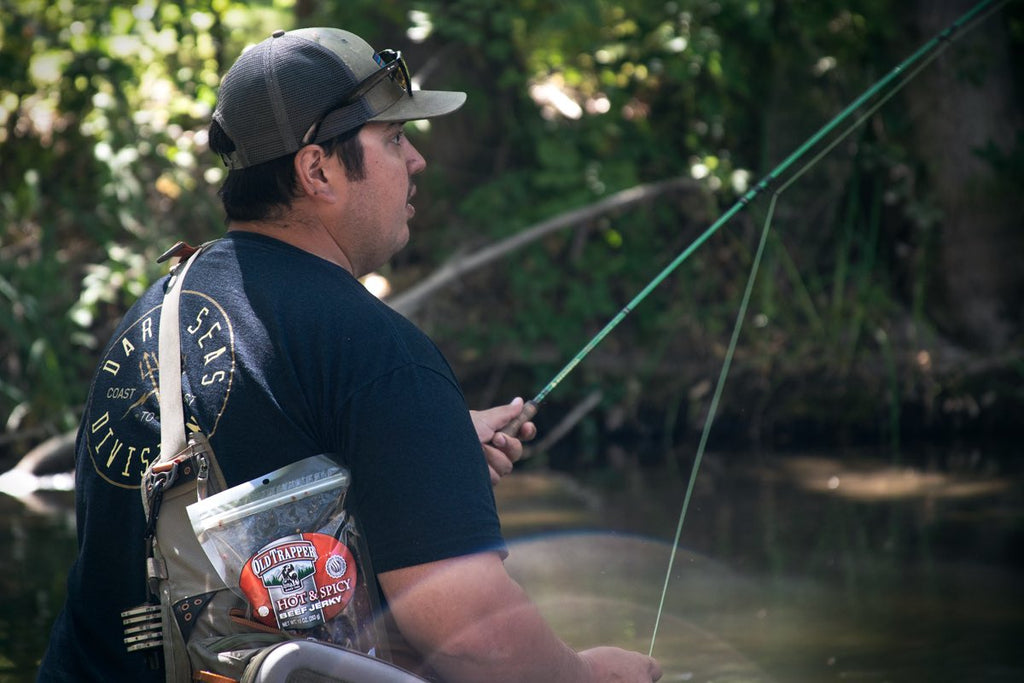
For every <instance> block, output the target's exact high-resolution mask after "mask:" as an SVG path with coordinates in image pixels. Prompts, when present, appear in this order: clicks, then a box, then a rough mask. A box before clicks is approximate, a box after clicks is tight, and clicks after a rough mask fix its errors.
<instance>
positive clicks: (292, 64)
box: [213, 28, 466, 169]
mask: <svg viewBox="0 0 1024 683" xmlns="http://www.w3.org/2000/svg"><path fill="white" fill-rule="evenodd" d="M465 101H466V93H462V92H453V91H446V90H415V91H414V90H412V88H411V85H410V83H409V72H408V69H407V68H406V66H405V62H404V61H403V60H402V57H401V54H400V53H398V52H396V51H394V50H381V51H380V52H377V51H376V50H374V49H373V48H372V47H370V45H369V44H368V43H367V42H366V41H365V40H363V39H362V38H360V37H359V36H357V35H355V34H354V33H350V32H348V31H343V30H341V29H338V28H301V29H296V30H294V31H275V32H274V33H273V35H271V36H270V37H269V38H267V39H266V40H264V41H262V42H261V43H258V44H256V45H254V46H253V47H251V48H249V49H247V50H246V51H244V52H243V53H242V55H241V56H240V57H239V58H238V60H237V61H236V62H235V63H234V65H232V67H231V68H230V69H229V70H228V72H227V74H225V75H224V78H223V79H222V81H221V84H220V93H219V95H218V99H217V108H216V110H214V112H213V118H214V120H215V121H216V122H217V123H218V124H220V126H221V128H223V129H224V132H225V133H227V134H228V137H230V138H231V141H232V142H234V143H235V151H234V152H232V153H231V154H229V155H224V156H225V158H224V162H225V163H226V164H227V166H228V168H229V169H240V168H247V167H249V166H255V165H256V164H261V163H263V162H265V161H270V160H271V159H276V158H278V157H282V156H285V155H287V154H292V153H293V152H296V151H298V150H299V149H300V148H301V147H303V146H304V145H307V144H310V143H315V142H323V141H324V140H328V139H330V138H332V137H334V136H336V135H340V134H341V133H344V132H345V131H348V130H352V129H353V128H356V127H358V126H361V125H363V124H364V123H368V122H370V121H386V122H393V121H413V120H416V119H429V118H433V117H435V116H442V115H444V114H449V113H451V112H453V111H455V110H456V109H458V108H459V107H461V106H462V105H463V103H464V102H465Z"/></svg>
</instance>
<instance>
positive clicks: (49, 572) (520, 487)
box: [0, 449, 1024, 683]
mask: <svg viewBox="0 0 1024 683" xmlns="http://www.w3.org/2000/svg"><path fill="white" fill-rule="evenodd" d="M952 450H953V449H946V450H945V451H944V452H943V453H941V454H935V453H931V454H926V453H922V454H917V455H915V456H914V457H908V456H907V455H906V454H903V455H901V456H900V457H899V458H893V457H891V456H885V457H880V456H878V455H877V454H872V453H863V452H859V453H858V452H842V453H839V452H829V453H817V454H807V453H803V454H786V455H784V456H779V455H775V456H772V455H760V456H758V455H751V454H742V455H733V454H713V453H709V454H708V455H707V456H706V457H705V459H704V462H703V464H702V466H701V471H700V473H699V476H698V478H697V479H696V483H695V486H694V488H693V492H692V497H691V501H690V504H689V507H688V510H687V514H686V517H685V519H684V522H683V524H682V527H681V536H680V543H679V545H678V547H677V548H676V551H675V553H673V545H672V539H673V538H674V535H675V533H676V530H677V525H678V520H679V513H680V510H681V507H682V504H683V499H684V495H685V492H686V489H687V481H688V478H689V471H688V469H687V467H688V466H685V467H681V468H680V470H681V471H675V470H669V469H665V468H660V469H643V470H640V469H637V468H623V470H622V471H619V472H614V471H613V472H604V473H601V474H600V475H593V476H590V477H584V476H577V477H569V476H566V475H563V474H559V473H554V472H550V471H547V470H543V469H540V468H537V467H531V466H526V467H524V468H523V471H521V472H517V473H516V474H514V475H513V476H511V477H508V478H506V479H505V480H503V481H502V483H501V484H500V485H499V486H498V488H497V489H496V496H497V499H498V504H499V509H500V511H501V515H502V523H503V527H504V529H505V532H506V535H507V536H508V538H509V540H510V547H511V554H510V556H509V559H508V560H507V563H506V564H507V566H508V568H509V571H510V572H511V573H512V575H513V576H514V577H515V578H516V579H517V580H518V581H519V582H520V583H521V584H522V585H523V587H524V588H525V589H526V591H527V592H528V593H529V594H530V595H531V597H532V598H533V599H534V600H535V601H536V602H537V604H538V605H539V607H540V609H541V610H542V611H543V612H544V614H545V615H546V616H547V618H548V619H549V621H550V622H551V623H552V625H553V627H554V628H555V629H556V631H557V632H558V633H559V635H561V636H562V637H563V638H564V639H566V641H568V642H569V643H570V644H571V645H573V646H574V647H577V648H584V647H590V646H594V645H598V644H614V645H618V646H621V647H627V648H630V649H637V650H641V651H644V652H646V651H648V649H649V648H650V647H651V638H652V633H653V632H654V629H655V624H656V623H657V633H656V636H655V641H654V654H655V656H656V657H658V658H659V660H660V661H661V662H662V665H663V667H664V669H665V678H664V679H663V680H665V681H695V682H712V681H713V682H715V683H723V682H729V681H745V682H750V681H779V682H788V681H793V682H804V681H807V682H818V681H821V682H827V681H872V682H875V681H877V682H892V683H896V682H901V683H902V682H909V681H922V682H924V681H928V682H935V681H986V682H988V681H996V682H998V681H1015V682H1016V681H1024V648H1022V647H1021V642H1022V637H1024V580H1022V579H1024V476H1022V471H1021V468H1020V465H1019V463H1018V462H1017V461H1018V460H1019V457H1018V456H1016V455H1015V454H1012V453H1011V454H1007V453H1001V454H998V457H996V455H995V454H988V455H986V454H984V453H981V452H979V451H977V450H962V451H960V452H950V451H952ZM1008 465H1009V466H1008ZM0 519H2V520H3V524H2V527H0V596H2V601H0V682H8V681H9V682H12V683H13V682H20V681H30V680H32V679H33V676H34V672H35V666H36V662H37V661H38V658H39V657H40V655H41V653H42V650H43V649H44V648H45V643H46V634H47V632H48V629H49V624H50V622H51V621H52V620H53V618H54V616H55V615H56V610H57V609H58V608H59V605H60V600H61V597H62V593H63V580H64V576H63V575H64V572H65V571H66V568H67V566H68V564H69V563H70V562H71V560H72V558H73V556H74V545H75V543H74V515H73V509H72V507H71V494H70V493H69V492H59V491H56V492H55V491H51V492H40V493H39V494H37V495H36V496H34V497H32V498H31V499H29V500H28V502H27V504H26V503H25V502H23V501H21V500H17V499H14V498H10V497H8V496H5V495H3V494H0ZM673 555H674V557H673ZM670 558H671V559H672V561H673V570H672V573H671V576H670V577H669V579H668V581H667V582H666V570H667V567H668V564H669V561H670ZM663 592H664V595H665V600H664V608H663V610H662V611H661V613H660V615H659V610H658V606H659V602H660V601H661V596H662V593H663Z"/></svg>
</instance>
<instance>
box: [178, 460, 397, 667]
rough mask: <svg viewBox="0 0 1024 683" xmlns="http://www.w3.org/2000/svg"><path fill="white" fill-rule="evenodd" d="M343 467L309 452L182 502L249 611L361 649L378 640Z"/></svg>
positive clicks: (365, 558)
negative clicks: (307, 455) (190, 501)
mask: <svg viewBox="0 0 1024 683" xmlns="http://www.w3.org/2000/svg"><path fill="white" fill-rule="evenodd" d="M349 482H350V475H349V472H348V470H347V469H346V468H344V467H342V466H340V465H338V464H337V463H336V462H335V461H334V460H332V459H331V458H330V457H328V456H326V455H316V456H313V457H310V458H306V459H305V460H300V461H298V462H296V463H293V464H291V465H287V466H285V467H282V468H281V469H278V470H275V471H273V472H270V473H269V474H266V475H264V476H262V477H259V478H257V479H253V480H251V481H248V482H246V483H244V484H240V485H238V486H235V487H233V488H230V489H228V490H226V491H222V492H221V493H217V494H215V495H212V496H210V497H208V498H205V499H203V500H201V501H199V502H197V503H193V504H192V505H189V506H188V508H187V512H188V516H189V520H190V521H191V522H192V528H193V530H194V531H195V533H196V537H197V538H198V539H199V543H200V545H202V547H203V550H204V551H205V552H206V555H207V557H209V558H210V562H211V563H212V564H213V566H214V568H216V570H217V572H218V573H219V574H220V576H221V578H222V579H223V580H224V583H225V584H226V585H228V586H229V587H231V588H232V590H234V591H235V592H236V593H238V594H239V595H240V596H242V597H243V598H245V599H246V600H247V601H248V603H249V606H250V611H251V618H252V619H253V620H255V621H258V622H260V623H262V624H264V625H266V626H270V627H274V628H279V629H281V630H283V631H286V632H288V633H290V634H292V635H295V636H299V637H303V638H315V639H317V640H323V641H327V642H331V643H335V644H338V645H342V646H344V647H348V648H351V649H354V650H359V651H361V652H369V653H373V652H374V650H375V648H376V647H378V646H381V645H384V643H382V642H381V641H380V639H379V634H378V633H377V631H376V629H375V626H374V621H373V618H374V613H375V611H376V608H377V590H376V584H375V582H374V580H373V574H372V573H371V571H370V568H369V555H368V554H367V552H366V548H365V545H364V543H363V540H362V537H361V536H360V534H359V531H358V529H357V527H356V523H355V519H354V518H353V516H352V515H351V514H349V513H348V512H347V511H346V509H345V494H346V493H347V491H348V486H349Z"/></svg>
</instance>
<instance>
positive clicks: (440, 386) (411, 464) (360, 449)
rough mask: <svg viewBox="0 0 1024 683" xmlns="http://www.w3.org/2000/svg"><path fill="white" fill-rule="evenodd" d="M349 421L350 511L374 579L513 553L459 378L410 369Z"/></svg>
mask: <svg viewBox="0 0 1024 683" xmlns="http://www.w3.org/2000/svg"><path fill="white" fill-rule="evenodd" d="M346 415H347V418H346V419H345V420H343V422H342V424H341V425H340V429H341V430H342V434H341V435H340V440H341V443H343V444H345V452H346V453H347V454H349V457H348V458H347V459H348V465H349V468H350V469H351V471H352V488H351V489H350V493H349V495H350V496H351V498H350V501H351V503H352V508H351V509H352V510H353V511H354V512H355V514H356V515H357V517H358V523H359V524H360V526H361V527H362V529H363V533H364V535H365V537H366V540H367V544H368V546H369V549H370V556H371V561H372V563H373V568H374V571H377V572H382V571H389V570H393V569H400V568H402V567H408V566H412V565H417V564H423V563H426V562H432V561H436V560H442V559H447V558H451V557H457V556H461V555H467V554H472V553H478V552H486V551H492V550H493V551H498V552H501V553H504V552H505V546H504V541H503V540H502V536H501V527H500V523H499V520H498V514H497V510H496V508H495V503H494V494H493V492H492V490H491V484H490V478H489V476H488V472H487V465H486V462H485V461H484V457H483V452H482V449H481V446H480V443H479V441H478V440H477V438H476V432H475V430H474V429H473V424H472V420H471V419H470V416H469V410H468V408H467V406H466V404H465V400H464V399H463V396H462V392H461V391H460V390H459V389H458V387H457V386H456V385H455V384H454V383H453V381H452V380H451V378H449V377H447V376H445V375H444V374H443V373H440V372H437V371H436V370H434V369H431V368H426V367H423V366H420V365H416V364H409V365H407V366H403V367H401V368H399V369H397V370H394V371H392V372H390V373H388V374H386V375H384V376H383V377H381V378H378V379H377V380H376V381H374V382H373V383H372V384H371V385H369V386H367V387H365V388H363V389H362V390H361V391H359V392H358V393H357V394H356V395H355V396H354V397H353V399H352V401H351V402H350V405H349V408H348V410H347V411H346Z"/></svg>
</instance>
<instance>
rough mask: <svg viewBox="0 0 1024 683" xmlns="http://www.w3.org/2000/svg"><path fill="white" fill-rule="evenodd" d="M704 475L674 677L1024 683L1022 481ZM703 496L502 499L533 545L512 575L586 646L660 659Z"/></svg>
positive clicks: (628, 492) (658, 477)
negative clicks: (686, 499) (684, 507)
mask: <svg viewBox="0 0 1024 683" xmlns="http://www.w3.org/2000/svg"><path fill="white" fill-rule="evenodd" d="M704 464H705V468H704V469H703V471H702V472H701V473H700V477H699V479H698V483H697V487H696V490H695V493H694V497H693V500H692V501H691V505H690V510H689V512H688V514H687V517H686V520H685V523H684V526H683V533H682V537H681V542H680V546H681V547H680V549H679V551H678V553H677V557H676V560H675V565H674V571H673V575H672V577H671V579H670V581H669V584H668V592H667V598H666V605H665V615H663V616H662V619H661V623H660V626H659V629H658V634H657V641H656V646H655V651H654V654H655V655H656V656H657V657H658V658H659V659H660V660H661V661H662V663H663V665H664V667H665V670H666V672H667V673H666V680H689V681H719V682H720V681H767V680H771V681H779V682H786V681H800V682H803V681H811V682H817V681H893V682H896V681H929V682H930V681H1021V680H1024V653H1022V652H1021V649H1020V644H1019V639H1020V636H1021V634H1024V582H1022V581H1021V578H1022V577H1021V569H1022V568H1024V547H1022V545H1021V541H1022V540H1024V479H1022V478H1021V477H1020V476H1019V475H1017V474H1013V473H1011V474H1001V473H1000V472H998V471H996V470H995V469H994V467H993V466H992V463H987V464H985V463H981V464H979V463H978V462H974V461H970V462H959V461H954V462H952V463H951V462H949V461H945V462H944V463H942V466H941V467H939V466H937V465H935V464H934V463H932V464H928V463H927V462H926V463H925V464H923V465H921V464H919V465H917V466H914V467H911V466H907V465H894V464H892V463H890V462H886V461H881V460H878V459H873V458H863V457H854V456H851V455H844V456H842V457H821V456H813V457H810V456H803V457H799V456H788V457H785V458H760V459H757V461H756V462H753V458H751V457H742V458H729V457H726V456H712V457H711V458H710V459H706V460H705V463H704ZM685 483H686V482H685V476H683V475H679V474H677V475H674V476H666V473H665V472H650V471H648V472H643V473H637V472H633V473H624V474H622V475H621V476H620V477H618V478H617V479H615V480H609V478H608V477H604V480H603V482H602V483H601V485H600V487H598V488H597V489H593V488H587V489H584V488H582V487H580V485H579V484H578V483H577V482H574V481H570V480H562V479H561V478H558V477H551V476H534V475H532V474H530V475H527V476H519V478H517V479H515V480H507V481H505V482H502V484H501V486H499V488H498V490H497V493H498V499H499V505H500V507H501V509H502V519H503V522H504V524H505V529H506V532H507V533H508V534H509V535H510V536H518V537H520V539H521V540H519V541H517V542H516V543H515V544H514V545H513V547H512V555H511V556H510V558H509V560H508V566H509V569H510V571H511V572H512V573H513V574H514V575H515V576H516V577H517V578H518V579H519V580H520V581H521V583H522V584H523V586H524V587H525V588H526V590H527V591H528V592H529V593H530V594H531V595H532V596H534V597H535V599H537V600H538V603H539V604H540V605H541V608H542V609H543V610H544V611H545V614H546V616H547V617H548V618H549V619H551V620H552V623H553V624H555V626H556V628H557V630H558V632H559V634H560V635H562V636H563V637H564V638H566V639H567V640H568V641H569V642H571V643H572V644H573V645H574V646H576V647H585V646H590V645H595V644H598V643H614V644H617V645H621V646H623V647H630V648H634V649H639V650H642V651H647V649H648V648H649V647H650V640H651V631H652V629H653V626H654V621H655V613H656V609H657V605H658V599H659V596H660V594H661V590H662V586H663V584H664V582H665V572H666V569H667V567H668V558H669V554H670V551H671V547H670V542H671V539H672V538H673V536H674V533H675V528H676V524H677V521H678V515H679V511H680V506H681V504H682V498H683V494H684V491H685ZM506 484H508V486H506ZM595 490H600V491H601V494H600V495H596V494H595V493H594V491H595ZM559 520H560V521H559ZM565 529H591V530H599V532H597V533H568V534H567V533H565V531H564V530H565ZM560 530H561V531H560ZM609 532H610V533H609Z"/></svg>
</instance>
